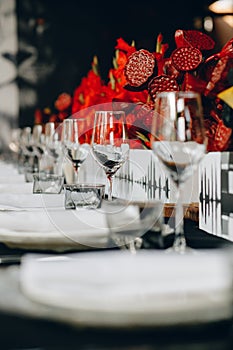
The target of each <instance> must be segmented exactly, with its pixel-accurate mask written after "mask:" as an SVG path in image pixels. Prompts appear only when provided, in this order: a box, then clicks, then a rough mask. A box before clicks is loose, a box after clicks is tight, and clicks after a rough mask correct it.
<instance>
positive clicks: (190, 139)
mask: <svg viewBox="0 0 233 350" xmlns="http://www.w3.org/2000/svg"><path fill="white" fill-rule="evenodd" d="M151 147H152V149H153V152H154V154H155V155H156V156H157V157H158V159H159V161H160V162H161V163H162V165H163V167H164V168H165V171H167V172H168V174H169V175H170V178H171V179H172V180H173V182H174V183H175V185H176V188H177V202H176V208H175V239H174V243H173V246H172V247H171V248H169V251H174V252H178V253H186V252H188V251H192V249H191V248H190V247H188V246H187V242H186V238H185V233H184V225H183V204H182V193H183V189H184V184H185V183H186V181H187V180H188V179H189V178H190V177H191V176H192V175H193V173H194V171H195V170H196V169H197V167H198V164H199V163H200V161H201V159H202V158H203V156H204V154H205V152H206V137H205V130H204V122H203V111H202V102H201V96H200V95H199V94H198V93H196V92H192V91H186V92H184V91H179V92H162V93H159V94H158V95H157V97H156V100H155V115H154V118H153V125H152V132H151Z"/></svg>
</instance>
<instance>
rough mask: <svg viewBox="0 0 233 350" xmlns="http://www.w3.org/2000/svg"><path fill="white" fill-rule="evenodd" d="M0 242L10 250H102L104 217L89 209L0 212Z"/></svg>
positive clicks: (105, 233) (105, 236)
mask: <svg viewBox="0 0 233 350" xmlns="http://www.w3.org/2000/svg"><path fill="white" fill-rule="evenodd" d="M0 222H1V226H0V241H1V242H3V243H5V244H7V245H8V246H10V247H18V248H27V249H28V248H31V249H54V250H59V251H64V250H67V249H77V248H85V247H86V248H96V247H98V248H99V247H100V248H101V247H105V246H106V244H107V236H108V229H107V225H106V222H105V215H104V214H102V213H101V212H97V211H91V210H85V209H82V210H74V211H73V210H71V211H66V210H64V209H63V208H60V209H59V208H58V209H49V208H45V209H44V210H40V211H15V212H12V211H9V212H1V213H0Z"/></svg>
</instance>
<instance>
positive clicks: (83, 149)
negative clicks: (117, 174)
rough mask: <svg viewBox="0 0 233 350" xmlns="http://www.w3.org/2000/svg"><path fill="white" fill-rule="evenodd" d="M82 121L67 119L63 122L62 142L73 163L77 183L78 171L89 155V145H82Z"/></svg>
mask: <svg viewBox="0 0 233 350" xmlns="http://www.w3.org/2000/svg"><path fill="white" fill-rule="evenodd" d="M82 122H83V120H82V119H65V120H64V121H63V130H62V142H63V146H64V149H65V152H66V156H67V157H68V159H69V160H70V161H71V162H72V164H73V168H74V173H75V182H78V171H79V169H80V167H81V165H82V164H83V162H84V161H85V160H86V158H87V156H88V153H89V149H90V147H89V145H88V144H86V143H83V144H82V143H80V136H81V135H80V134H79V123H82Z"/></svg>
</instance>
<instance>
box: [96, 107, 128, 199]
mask: <svg viewBox="0 0 233 350" xmlns="http://www.w3.org/2000/svg"><path fill="white" fill-rule="evenodd" d="M125 126H126V123H125V113H124V112H123V111H96V112H95V120H94V128H93V134H92V147H91V151H92V155H93V157H94V159H95V160H96V161H97V162H98V164H99V165H100V166H101V167H102V168H103V170H104V172H105V174H106V176H107V179H108V183H109V189H108V200H110V201H111V200H112V180H113V177H114V175H115V174H116V172H117V171H118V170H119V169H120V168H121V166H122V165H123V164H124V163H125V161H126V160H127V159H128V157H129V143H128V142H127V137H126V127H125Z"/></svg>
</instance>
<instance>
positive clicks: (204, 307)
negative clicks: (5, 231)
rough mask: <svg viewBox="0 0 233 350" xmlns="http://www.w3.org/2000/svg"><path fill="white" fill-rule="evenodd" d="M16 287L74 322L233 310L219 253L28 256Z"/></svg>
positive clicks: (211, 316)
mask: <svg viewBox="0 0 233 350" xmlns="http://www.w3.org/2000/svg"><path fill="white" fill-rule="evenodd" d="M20 288H21V291H22V292H23V294H24V295H25V296H26V297H27V298H28V299H29V300H31V301H34V302H36V303H38V304H41V305H43V306H47V307H50V308H51V310H54V315H55V314H56V317H59V319H62V320H63V321H65V322H68V323H72V324H75V325H79V326H89V327H110V328H114V327H148V326H153V327H155V326H159V327H161V326H171V325H180V324H182V325H187V324H202V323H206V322H211V321H216V320H226V319H230V318H231V317H232V307H231V305H232V297H231V295H232V276H231V273H230V264H229V260H228V258H227V256H226V254H225V253H224V254H223V253H220V252H212V251H211V252H210V251H203V252H198V253H197V254H191V255H187V256H180V255H179V256H178V255H173V254H169V255H167V254H164V252H162V253H161V252H158V251H139V252H138V253H137V254H136V255H130V254H129V252H123V251H104V252H84V253H82V254H80V253H79V254H71V255H69V256H66V259H65V260H62V259H61V260H55V261H54V260H53V259H51V260H50V259H45V260H44V259H41V258H40V259H38V257H37V256H33V255H26V256H25V257H24V259H23V261H22V265H21V267H20ZM50 314H51V317H53V316H52V315H53V311H51V312H50Z"/></svg>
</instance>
